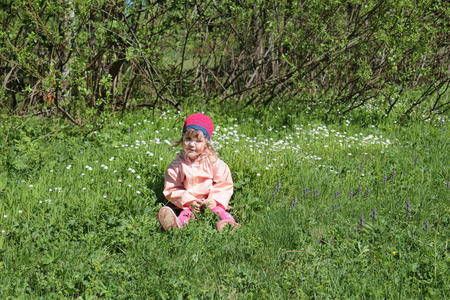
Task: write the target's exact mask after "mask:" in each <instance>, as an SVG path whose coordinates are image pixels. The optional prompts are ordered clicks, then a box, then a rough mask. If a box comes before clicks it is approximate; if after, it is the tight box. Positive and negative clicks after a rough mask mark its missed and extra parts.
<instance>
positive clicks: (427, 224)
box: [425, 220, 430, 231]
mask: <svg viewBox="0 0 450 300" xmlns="http://www.w3.org/2000/svg"><path fill="white" fill-rule="evenodd" d="M429 227H430V223H429V222H428V220H426V221H425V231H428V229H429Z"/></svg>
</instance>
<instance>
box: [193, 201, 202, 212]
mask: <svg viewBox="0 0 450 300" xmlns="http://www.w3.org/2000/svg"><path fill="white" fill-rule="evenodd" d="M202 205H203V202H202V201H200V200H194V201H193V202H192V203H191V204H190V207H191V208H192V210H193V211H195V212H199V211H200V209H201V208H202Z"/></svg>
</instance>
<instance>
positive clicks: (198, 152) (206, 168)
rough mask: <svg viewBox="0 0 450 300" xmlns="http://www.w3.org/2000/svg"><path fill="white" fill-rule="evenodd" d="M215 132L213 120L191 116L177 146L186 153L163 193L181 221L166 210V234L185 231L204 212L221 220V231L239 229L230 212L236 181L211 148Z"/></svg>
mask: <svg viewBox="0 0 450 300" xmlns="http://www.w3.org/2000/svg"><path fill="white" fill-rule="evenodd" d="M213 129H214V126H213V122H212V120H211V119H210V118H209V117H208V116H206V115H204V114H201V113H197V114H193V115H190V116H189V117H187V118H186V120H185V122H184V126H183V134H182V138H181V140H180V141H179V142H178V143H177V145H179V144H182V145H183V149H182V150H181V151H180V153H179V154H178V156H177V157H176V158H175V159H174V160H173V161H172V163H171V164H170V165H169V167H168V169H167V172H166V176H165V183H164V191H163V193H164V196H165V197H166V199H167V200H169V201H170V202H171V203H172V204H174V205H175V206H176V207H178V208H180V209H181V213H180V214H179V215H178V217H177V216H176V214H175V212H174V211H173V210H172V209H171V208H170V207H168V206H164V207H162V208H161V209H160V210H159V213H158V219H159V222H160V223H161V226H162V227H163V228H164V230H167V229H169V228H174V227H176V228H182V227H184V226H185V225H186V224H188V222H189V220H190V219H191V218H195V215H194V213H193V212H199V211H200V210H201V209H202V208H208V209H211V210H212V211H213V212H214V213H215V214H216V215H218V216H219V219H220V221H219V222H218V223H217V230H218V231H221V230H222V229H223V227H224V226H225V225H231V226H233V227H238V226H239V224H237V223H236V221H235V220H234V218H233V216H232V215H231V214H230V213H228V212H227V211H226V209H227V208H228V202H229V201H230V198H231V196H232V195H233V180H232V179H231V172H230V169H229V168H228V165H227V164H226V163H225V162H223V161H222V160H220V159H219V158H218V157H217V154H216V152H215V151H214V149H213V148H212V146H211V143H210V140H211V134H212V132H213Z"/></svg>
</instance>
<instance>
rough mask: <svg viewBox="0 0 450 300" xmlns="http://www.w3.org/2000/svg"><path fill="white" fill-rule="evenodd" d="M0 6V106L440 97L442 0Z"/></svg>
mask: <svg viewBox="0 0 450 300" xmlns="http://www.w3.org/2000/svg"><path fill="white" fill-rule="evenodd" d="M0 5H1V10H0V23H1V24H2V31H1V32H0V41H1V42H0V45H1V46H0V74H1V75H0V80H1V82H2V86H1V87H0V97H1V100H2V101H1V103H2V108H3V110H4V111H6V112H9V113H20V114H23V113H34V114H37V113H43V114H46V115H48V114H50V115H51V114H53V113H55V112H56V111H58V112H60V113H61V114H62V115H63V116H65V117H66V118H68V119H70V120H71V121H72V122H73V123H75V124H78V125H80V126H83V125H85V124H88V123H89V122H92V119H93V117H95V116H97V115H98V114H102V113H103V112H105V111H106V112H111V111H117V110H121V111H123V110H126V109H130V108H135V107H146V106H150V107H160V106H162V105H165V104H170V105H172V106H174V107H177V108H179V107H180V104H182V103H184V102H185V100H186V98H187V97H203V98H206V99H218V100H219V101H220V102H221V103H225V102H232V103H234V104H236V103H239V104H244V105H247V106H248V105H258V106H259V105H261V104H266V105H267V104H270V103H279V102H281V101H289V102H295V103H297V104H301V105H303V106H305V107H306V106H307V107H309V108H310V109H313V110H319V111H320V112H321V114H325V115H330V116H331V115H332V114H345V113H347V112H349V111H351V110H353V109H356V108H358V107H363V106H366V105H368V104H371V105H375V106H376V107H377V109H379V110H382V111H384V112H385V114H386V115H389V114H390V113H391V112H392V111H393V110H394V109H395V108H398V109H399V110H400V112H401V113H402V114H403V115H404V117H405V119H407V118H408V117H409V116H410V115H412V114H413V113H414V112H419V115H422V113H423V112H425V113H426V114H425V117H430V115H433V114H443V113H445V112H446V111H448V108H449V105H448V86H449V80H448V77H449V76H448V70H449V65H448V53H450V51H449V48H448V42H447V34H446V33H447V31H448V27H449V24H448V20H449V15H448V14H449V11H450V10H449V6H448V1H430V0H423V1H412V0H403V1H391V0H389V1H378V0H365V1H360V0H354V1H331V2H330V1H306V2H305V1H287V0H286V1H285V0H283V1H247V0H245V1H228V0H227V1H200V2H199V1H192V0H186V1H158V0H148V1H110V0H96V1H85V0H83V1H81V0H59V1H46V0H19V1H9V0H4V1H2V3H1V4H0ZM411 91H412V92H414V93H415V94H417V95H416V96H415V97H413V98H411V97H409V96H410V93H411ZM402 102H403V103H404V104H405V105H400V104H401V103H402ZM400 107H401V108H400ZM102 118H104V116H102V117H100V119H102ZM89 130H92V128H91V129H88V130H87V131H89Z"/></svg>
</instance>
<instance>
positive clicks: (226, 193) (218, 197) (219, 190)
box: [208, 159, 233, 209]
mask: <svg viewBox="0 0 450 300" xmlns="http://www.w3.org/2000/svg"><path fill="white" fill-rule="evenodd" d="M232 195H233V179H232V178H231V172H230V168H229V167H228V165H227V164H226V163H225V162H223V161H222V160H220V159H219V160H218V161H217V162H216V163H215V164H214V165H213V186H212V187H211V190H210V192H209V196H208V199H213V200H215V201H216V203H217V204H219V205H221V206H222V207H223V208H224V209H227V208H228V202H230V199H231V196H232Z"/></svg>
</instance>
